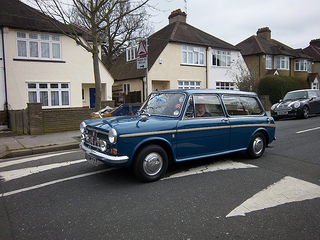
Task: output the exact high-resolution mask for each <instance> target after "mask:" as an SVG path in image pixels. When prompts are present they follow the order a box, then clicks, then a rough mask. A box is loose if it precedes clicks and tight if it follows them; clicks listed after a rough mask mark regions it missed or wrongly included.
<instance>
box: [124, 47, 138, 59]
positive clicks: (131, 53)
mask: <svg viewBox="0 0 320 240" xmlns="http://www.w3.org/2000/svg"><path fill="white" fill-rule="evenodd" d="M137 51H138V48H137V47H136V46H135V47H128V48H127V49H126V53H127V62H128V61H132V60H135V59H137Z"/></svg>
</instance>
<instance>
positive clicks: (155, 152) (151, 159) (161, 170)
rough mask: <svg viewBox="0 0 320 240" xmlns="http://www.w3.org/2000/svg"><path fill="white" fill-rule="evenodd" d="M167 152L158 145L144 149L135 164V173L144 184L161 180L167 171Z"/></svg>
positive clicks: (138, 154)
mask: <svg viewBox="0 0 320 240" xmlns="http://www.w3.org/2000/svg"><path fill="white" fill-rule="evenodd" d="M167 168H168V155H167V152H166V151H165V150H164V149H163V148H162V147H160V146H158V145H149V146H147V147H144V148H142V149H141V150H140V151H139V152H138V153H137V155H136V158H135V160H134V162H133V172H134V174H135V175H136V177H137V178H138V179H139V180H141V181H143V182H153V181H157V180H159V179H160V178H161V177H162V176H163V175H164V174H165V172H166V171H167Z"/></svg>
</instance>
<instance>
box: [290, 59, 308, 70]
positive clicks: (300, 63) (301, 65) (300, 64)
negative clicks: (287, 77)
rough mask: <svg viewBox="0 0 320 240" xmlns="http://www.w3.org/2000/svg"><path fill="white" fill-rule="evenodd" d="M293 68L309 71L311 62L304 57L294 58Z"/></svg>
mask: <svg viewBox="0 0 320 240" xmlns="http://www.w3.org/2000/svg"><path fill="white" fill-rule="evenodd" d="M294 70H295V71H304V72H311V62H310V61H308V60H305V59H296V60H295V61H294Z"/></svg>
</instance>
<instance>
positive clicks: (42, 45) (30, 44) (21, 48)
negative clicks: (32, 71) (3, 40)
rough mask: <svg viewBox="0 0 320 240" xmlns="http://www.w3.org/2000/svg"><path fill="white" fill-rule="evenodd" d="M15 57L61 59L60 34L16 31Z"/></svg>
mask: <svg viewBox="0 0 320 240" xmlns="http://www.w3.org/2000/svg"><path fill="white" fill-rule="evenodd" d="M16 49H17V53H16V54H17V55H16V56H17V58H19V59H35V60H50V61H60V60H61V37H60V35H53V34H46V33H37V32H24V31H17V32H16Z"/></svg>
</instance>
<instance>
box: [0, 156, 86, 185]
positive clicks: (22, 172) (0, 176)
mask: <svg viewBox="0 0 320 240" xmlns="http://www.w3.org/2000/svg"><path fill="white" fill-rule="evenodd" d="M86 161H87V160H86V159H80V160H76V161H69V162H62V163H53V164H49V165H43V166H38V167H30V168H23V169H17V170H11V171H5V172H0V180H2V181H4V182H7V181H10V180H13V179H17V178H21V177H25V176H28V175H32V174H35V173H40V172H44V171H48V170H51V169H54V168H59V167H65V166H69V165H72V164H77V163H82V162H86Z"/></svg>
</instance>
